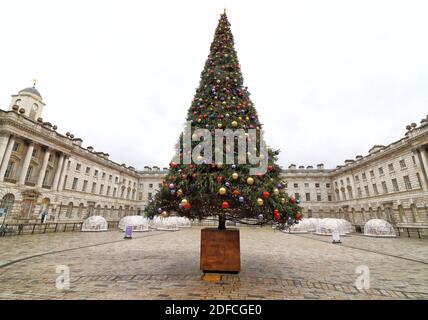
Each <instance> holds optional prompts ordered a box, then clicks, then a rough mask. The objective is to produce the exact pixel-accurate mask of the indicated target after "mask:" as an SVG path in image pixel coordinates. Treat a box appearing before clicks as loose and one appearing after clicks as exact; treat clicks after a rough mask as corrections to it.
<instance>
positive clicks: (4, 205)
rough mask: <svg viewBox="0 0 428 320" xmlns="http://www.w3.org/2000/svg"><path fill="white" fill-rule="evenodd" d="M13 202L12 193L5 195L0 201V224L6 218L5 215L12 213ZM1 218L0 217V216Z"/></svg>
mask: <svg viewBox="0 0 428 320" xmlns="http://www.w3.org/2000/svg"><path fill="white" fill-rule="evenodd" d="M14 202H15V196H14V195H13V194H12V193H7V194H5V195H4V197H3V198H2V200H1V204H0V209H3V210H1V211H3V212H2V220H1V221H2V222H3V219H5V218H6V215H7V214H8V213H10V212H11V211H12V208H13V204H14ZM0 217H1V216H0Z"/></svg>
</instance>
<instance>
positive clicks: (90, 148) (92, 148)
mask: <svg viewBox="0 0 428 320" xmlns="http://www.w3.org/2000/svg"><path fill="white" fill-rule="evenodd" d="M86 149H87V150H88V151H89V152H93V151H94V147H91V146H89V147H87V148H86Z"/></svg>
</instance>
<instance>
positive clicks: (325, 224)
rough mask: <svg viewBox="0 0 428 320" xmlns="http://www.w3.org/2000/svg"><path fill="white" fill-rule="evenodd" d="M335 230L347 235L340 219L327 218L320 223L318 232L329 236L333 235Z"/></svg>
mask: <svg viewBox="0 0 428 320" xmlns="http://www.w3.org/2000/svg"><path fill="white" fill-rule="evenodd" d="M334 231H338V232H339V234H340V235H341V236H344V235H345V231H344V230H343V226H342V223H340V221H339V219H333V218H325V219H322V220H321V221H320V223H319V224H318V226H317V231H316V234H319V235H326V236H329V235H332V234H333V232H334Z"/></svg>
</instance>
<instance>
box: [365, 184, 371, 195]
mask: <svg viewBox="0 0 428 320" xmlns="http://www.w3.org/2000/svg"><path fill="white" fill-rule="evenodd" d="M364 191H365V192H366V197H370V191H369V186H364Z"/></svg>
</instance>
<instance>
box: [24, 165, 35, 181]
mask: <svg viewBox="0 0 428 320" xmlns="http://www.w3.org/2000/svg"><path fill="white" fill-rule="evenodd" d="M32 173H33V167H28V170H27V174H26V175H25V182H27V181H30V179H31V174H32Z"/></svg>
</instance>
